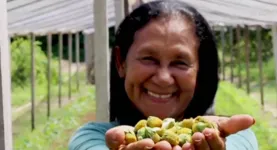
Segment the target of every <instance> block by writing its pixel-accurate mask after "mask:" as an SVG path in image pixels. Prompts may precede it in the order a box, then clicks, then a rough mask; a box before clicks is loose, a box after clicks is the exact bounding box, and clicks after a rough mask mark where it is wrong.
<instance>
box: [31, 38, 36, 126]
mask: <svg viewBox="0 0 277 150" xmlns="http://www.w3.org/2000/svg"><path fill="white" fill-rule="evenodd" d="M30 39H31V70H32V72H31V85H32V88H31V97H32V100H31V104H32V109H31V123H32V124H31V127H32V131H33V130H34V129H35V98H36V84H35V78H36V70H35V54H36V53H35V35H34V34H33V33H31V35H30Z"/></svg>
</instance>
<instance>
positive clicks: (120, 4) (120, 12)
mask: <svg viewBox="0 0 277 150" xmlns="http://www.w3.org/2000/svg"><path fill="white" fill-rule="evenodd" d="M124 16H125V12H124V1H123V0H115V19H116V30H117V28H118V26H119V24H120V23H121V21H122V20H123V18H124Z"/></svg>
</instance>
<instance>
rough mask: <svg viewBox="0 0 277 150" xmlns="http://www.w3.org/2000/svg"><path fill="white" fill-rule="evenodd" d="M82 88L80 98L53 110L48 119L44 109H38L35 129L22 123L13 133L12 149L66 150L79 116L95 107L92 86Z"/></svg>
mask: <svg viewBox="0 0 277 150" xmlns="http://www.w3.org/2000/svg"><path fill="white" fill-rule="evenodd" d="M82 90H83V91H84V92H85V93H84V94H82V97H81V98H79V99H77V100H76V101H73V102H72V103H69V104H68V105H66V106H64V107H63V108H61V109H55V110H53V111H52V115H51V118H50V119H48V120H47V119H46V117H45V114H46V113H45V111H43V109H38V110H37V113H36V118H40V119H38V120H36V125H37V126H36V130H34V131H33V132H30V123H29V126H26V125H25V126H24V125H22V126H23V127H22V129H20V132H19V133H17V134H16V135H14V149H16V150H48V149H49V150H50V149H51V150H52V149H55V150H56V149H59V150H66V149H67V143H68V140H69V138H70V136H71V134H72V133H73V131H74V130H75V129H77V128H78V127H79V126H80V125H81V124H82V122H81V121H80V118H82V117H83V116H85V115H86V114H88V113H89V112H94V109H95V101H94V88H93V87H91V86H86V87H85V88H83V89H82ZM26 117H28V116H26ZM61 141H62V142H61Z"/></svg>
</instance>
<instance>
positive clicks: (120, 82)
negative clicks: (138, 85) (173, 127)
mask: <svg viewBox="0 0 277 150" xmlns="http://www.w3.org/2000/svg"><path fill="white" fill-rule="evenodd" d="M176 13H177V14H181V15H182V16H183V17H186V18H189V19H190V20H191V21H192V23H193V24H194V26H195V27H196V35H197V37H198V40H199V42H200V46H199V52H198V55H199V71H198V74H197V84H196V89H195V93H194V96H193V99H192V101H191V102H190V104H189V106H188V107H187V109H186V110H185V112H184V117H185V118H187V117H196V116H198V115H204V114H205V112H206V111H207V109H208V108H209V107H210V106H211V105H212V103H213V101H214V98H215V94H216V91H217V88H218V82H219V77H218V68H219V60H218V53H217V47H216V41H215V37H214V35H213V32H212V30H211V28H210V26H209V24H208V22H207V21H206V20H205V19H204V18H203V17H202V15H201V14H200V13H199V12H198V11H197V10H196V9H194V8H193V7H191V6H189V5H188V4H186V3H184V2H181V1H178V0H172V1H171V0H164V1H163V0H159V1H154V2H149V3H145V4H142V5H141V6H139V7H138V8H136V9H135V10H134V11H133V12H131V13H130V14H129V15H128V16H126V17H125V19H124V20H123V21H122V23H121V24H120V25H119V27H118V29H117V32H116V35H115V46H118V47H119V48H120V55H121V56H120V57H121V58H122V61H124V60H125V59H126V56H127V53H128V50H129V48H130V46H131V45H132V43H133V40H134V35H135V33H136V31H138V30H139V29H141V28H143V27H144V26H145V25H146V24H147V23H149V22H150V21H151V20H153V19H158V18H162V17H165V15H166V16H170V15H174V14H176ZM111 57H112V58H111V64H110V67H111V70H110V96H111V98H110V121H118V122H119V123H120V124H125V125H135V123H136V122H137V121H138V120H140V119H145V116H144V115H143V114H142V113H141V112H140V111H139V110H138V109H137V108H136V107H135V106H134V104H133V103H132V102H131V101H130V100H129V98H128V96H127V94H126V91H125V88H124V79H123V78H120V77H119V74H118V71H117V67H116V50H115V48H113V49H112V55H111Z"/></svg>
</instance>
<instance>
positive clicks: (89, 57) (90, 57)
mask: <svg viewBox="0 0 277 150" xmlns="http://www.w3.org/2000/svg"><path fill="white" fill-rule="evenodd" d="M84 36H85V38H84V40H85V42H84V43H85V59H86V73H87V75H86V76H87V82H88V83H89V84H94V82H95V79H94V76H95V75H94V74H92V70H94V55H95V54H94V53H95V50H94V34H93V33H90V34H84Z"/></svg>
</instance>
